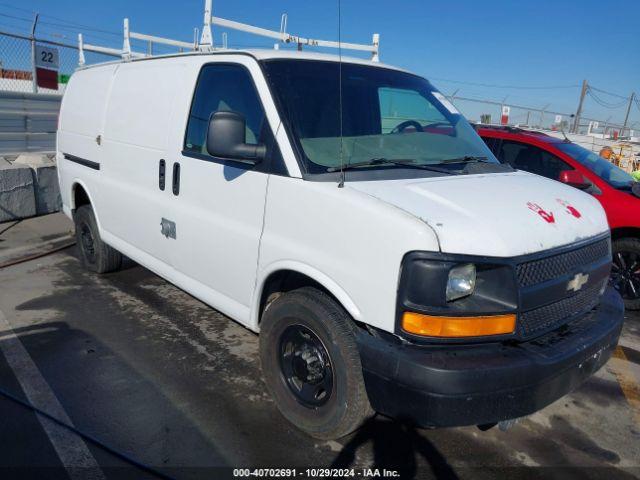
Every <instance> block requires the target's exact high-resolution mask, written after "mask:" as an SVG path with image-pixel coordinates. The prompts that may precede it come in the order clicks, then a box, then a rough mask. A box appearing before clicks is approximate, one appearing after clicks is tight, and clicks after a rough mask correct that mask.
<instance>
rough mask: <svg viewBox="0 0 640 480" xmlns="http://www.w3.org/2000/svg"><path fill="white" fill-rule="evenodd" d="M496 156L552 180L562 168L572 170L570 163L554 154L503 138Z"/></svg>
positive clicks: (556, 178)
mask: <svg viewBox="0 0 640 480" xmlns="http://www.w3.org/2000/svg"><path fill="white" fill-rule="evenodd" d="M497 156H498V159H499V160H500V161H501V162H503V163H508V164H509V165H511V166H512V167H513V168H516V169H518V170H524V171H526V172H531V173H535V174H536V175H542V176H543V177H547V178H551V179H553V180H558V179H559V178H560V172H562V171H563V170H573V167H571V165H569V164H567V163H566V162H564V161H562V160H560V159H559V158H558V157H556V156H555V155H553V154H551V153H549V152H547V151H546V150H543V149H541V148H538V147H536V146H534V145H527V144H526V143H520V142H510V141H506V140H505V141H503V142H502V144H501V146H500V149H499V152H498V155H497Z"/></svg>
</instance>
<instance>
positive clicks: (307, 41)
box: [78, 0, 380, 66]
mask: <svg viewBox="0 0 640 480" xmlns="http://www.w3.org/2000/svg"><path fill="white" fill-rule="evenodd" d="M211 12H212V0H205V4H204V25H203V27H202V34H201V35H200V41H198V29H197V28H195V29H194V36H193V42H184V41H182V40H173V39H170V38H164V37H157V36H155V35H147V34H145V33H139V32H132V31H131V30H130V28H129V19H128V18H125V19H124V22H123V34H124V39H123V43H122V49H121V50H120V49H117V48H110V47H101V46H99V45H91V44H88V43H84V39H83V38H82V34H78V64H79V65H81V66H82V65H84V64H85V55H84V54H85V52H86V51H91V52H97V53H102V54H104V55H111V56H114V57H120V58H122V59H123V60H131V59H133V58H144V57H149V56H152V55H153V51H152V50H153V48H152V47H153V44H154V43H158V44H162V45H169V46H172V47H177V48H179V49H180V51H184V50H185V49H187V50H191V51H200V52H208V51H212V50H214V45H213V35H212V33H211V25H212V24H214V25H218V26H221V27H227V28H231V29H233V30H239V31H242V32H246V33H251V34H254V35H259V36H262V37H267V38H272V39H275V40H278V42H281V43H292V44H295V45H297V47H298V50H302V47H303V46H312V47H325V48H341V49H344V50H358V51H362V52H370V53H371V60H373V61H374V62H377V61H379V48H380V35H378V34H377V33H374V34H373V39H372V42H371V44H370V45H366V44H359V43H344V42H335V41H332V40H316V39H313V38H305V37H300V36H298V35H292V34H290V33H287V14H286V13H284V14H283V15H282V17H281V19H280V31H276V30H268V29H266V28H261V27H254V26H253V25H249V24H246V23H241V22H236V21H234V20H228V19H226V18H221V17H215V16H213V15H212V14H211ZM132 38H133V39H135V40H142V41H146V42H148V43H149V51H148V52H147V53H146V54H145V53H140V52H134V51H133V50H132V48H131V39H132ZM222 47H223V48H224V49H226V48H227V33H226V32H223V33H222ZM278 47H279V43H276V44H275V45H274V48H278Z"/></svg>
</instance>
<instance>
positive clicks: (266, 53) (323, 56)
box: [78, 48, 407, 72]
mask: <svg viewBox="0 0 640 480" xmlns="http://www.w3.org/2000/svg"><path fill="white" fill-rule="evenodd" d="M218 55H249V56H251V57H253V58H255V59H256V60H270V59H277V58H282V59H291V60H315V61H325V62H339V61H342V62H343V63H352V64H358V65H369V66H372V67H378V68H387V69H392V70H398V71H403V72H406V71H407V70H404V69H402V68H398V67H394V66H392V65H387V64H384V63H380V62H374V61H372V60H367V59H364V58H355V57H345V56H342V57H340V56H338V55H332V54H327V53H318V52H308V51H297V50H276V49H266V48H265V49H247V50H232V49H220V50H214V51H210V52H202V51H194V52H182V53H173V54H166V55H154V56H151V57H141V58H131V59H128V60H122V59H118V60H114V61H111V62H103V63H96V64H92V65H83V66H80V67H78V70H83V69H88V68H95V67H99V66H101V65H111V64H114V63H122V62H150V61H154V60H168V59H171V58H184V57H201V56H218Z"/></svg>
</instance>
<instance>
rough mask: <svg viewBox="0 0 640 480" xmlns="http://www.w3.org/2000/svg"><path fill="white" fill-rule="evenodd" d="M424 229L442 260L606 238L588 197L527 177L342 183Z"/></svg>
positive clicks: (596, 209) (593, 202)
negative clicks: (398, 211)
mask: <svg viewBox="0 0 640 480" xmlns="http://www.w3.org/2000/svg"><path fill="white" fill-rule="evenodd" d="M345 186H347V187H349V188H352V189H355V190H358V191H360V192H363V193H365V194H368V195H370V196H372V197H375V198H377V199H379V200H381V201H383V202H386V203H388V204H391V205H394V206H396V207H398V208H400V209H402V210H404V211H405V212H407V213H409V214H411V215H414V216H415V217H417V218H419V219H421V220H422V221H424V222H425V223H427V224H428V225H429V226H430V227H431V228H432V229H433V230H434V231H435V233H436V235H437V236H438V241H439V243H440V250H441V251H442V252H445V253H459V254H469V255H486V256H495V257H513V256H518V255H524V254H528V253H534V252H539V251H542V250H548V249H551V248H555V247H560V246H564V245H568V244H571V243H573V242H576V241H579V240H584V239H588V238H590V237H593V236H596V235H599V234H602V233H604V232H607V231H608V229H609V227H608V224H607V219H606V216H605V213H604V210H603V209H602V207H601V206H600V203H599V202H598V201H597V200H596V199H595V198H593V197H592V196H591V195H589V194H586V193H584V192H581V191H580V190H577V189H575V188H572V187H568V186H566V185H564V184H562V183H559V182H555V181H553V180H549V179H546V178H543V177H540V176H538V175H533V174H530V173H526V172H514V173H505V174H486V175H458V176H447V177H435V178H421V179H418V180H416V179H415V178H413V179H406V180H387V181H370V182H348V183H347V184H346V185H345Z"/></svg>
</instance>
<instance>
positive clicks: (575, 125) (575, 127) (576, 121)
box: [571, 80, 589, 133]
mask: <svg viewBox="0 0 640 480" xmlns="http://www.w3.org/2000/svg"><path fill="white" fill-rule="evenodd" d="M588 88H589V85H588V84H587V81H586V80H583V81H582V91H581V92H580V103H578V110H577V111H576V118H575V119H574V121H573V128H572V129H571V131H572V132H573V133H578V127H579V126H580V115H581V114H582V104H583V103H584V97H585V96H586V95H587V90H588Z"/></svg>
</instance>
